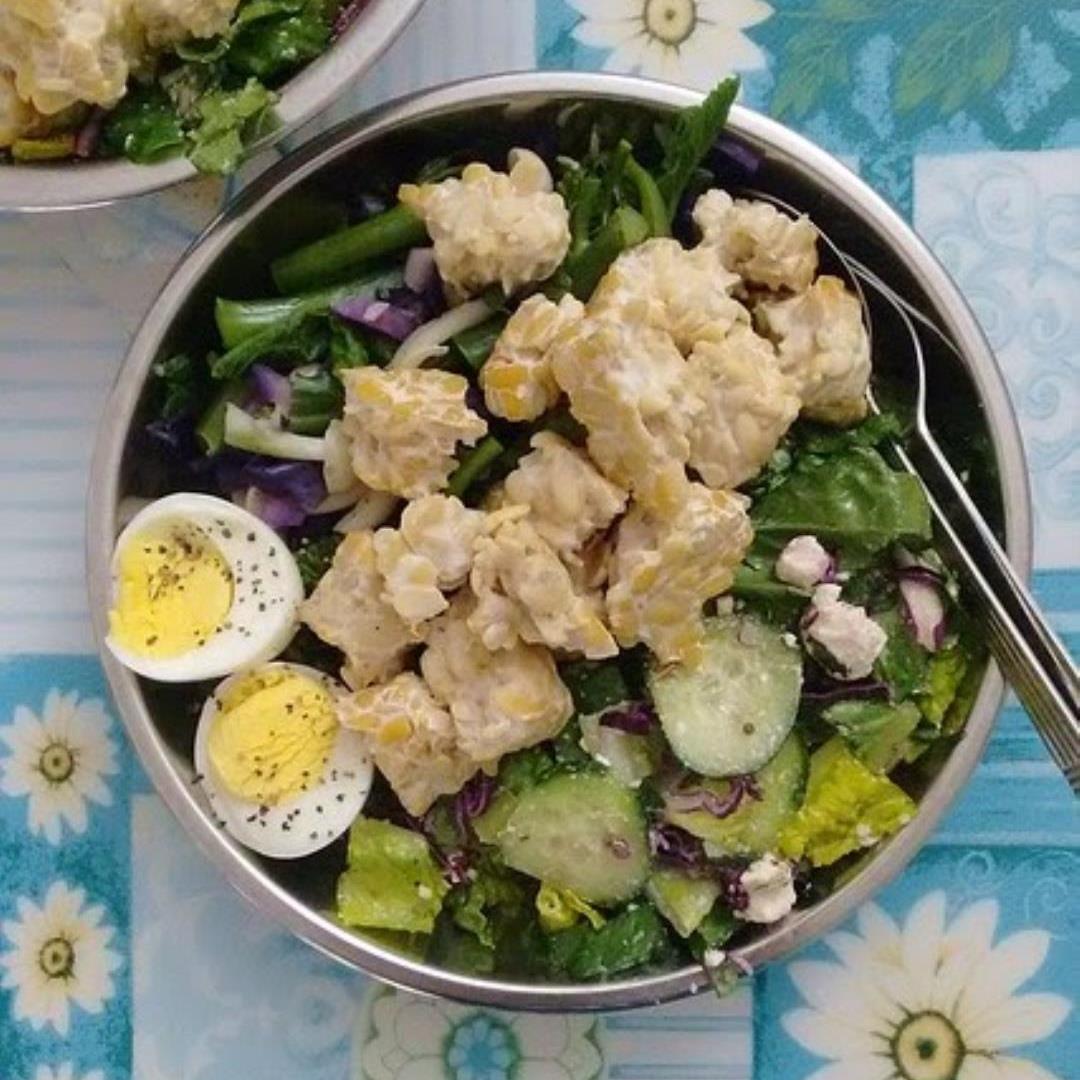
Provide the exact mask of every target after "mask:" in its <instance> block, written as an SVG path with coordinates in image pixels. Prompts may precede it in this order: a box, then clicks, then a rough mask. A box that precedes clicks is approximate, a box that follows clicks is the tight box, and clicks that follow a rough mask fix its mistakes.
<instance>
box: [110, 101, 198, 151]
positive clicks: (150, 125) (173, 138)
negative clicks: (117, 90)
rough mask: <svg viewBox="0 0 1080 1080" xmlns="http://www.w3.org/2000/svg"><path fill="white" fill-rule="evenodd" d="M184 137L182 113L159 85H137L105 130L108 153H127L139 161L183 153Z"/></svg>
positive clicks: (116, 108)
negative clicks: (178, 111) (177, 110)
mask: <svg viewBox="0 0 1080 1080" xmlns="http://www.w3.org/2000/svg"><path fill="white" fill-rule="evenodd" d="M184 141H185V140H184V128H183V124H182V123H181V121H180V117H179V115H178V114H177V112H176V109H175V107H174V106H173V103H172V102H171V101H170V100H169V95H168V94H166V93H165V91H164V90H162V89H161V87H159V86H133V87H132V88H131V90H130V91H129V92H128V93H127V94H126V95H125V96H124V97H123V98H122V99H121V100H120V101H119V102H118V103H117V105H116V107H115V108H114V109H112V110H111V111H110V112H109V114H108V116H107V117H106V118H105V126H104V127H103V128H102V131H101V146H102V150H103V151H104V153H105V154H106V155H107V156H123V157H126V158H128V159H129V160H130V161H134V162H135V163H136V164H138V165H149V164H152V163H153V162H155V161H163V160H164V159H165V158H169V157H173V156H175V155H176V154H179V153H180V152H181V151H182V150H183V149H184Z"/></svg>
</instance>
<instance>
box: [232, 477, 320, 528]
mask: <svg viewBox="0 0 1080 1080" xmlns="http://www.w3.org/2000/svg"><path fill="white" fill-rule="evenodd" d="M233 502H235V503H237V504H238V505H240V506H242V507H243V508H244V509H245V510H248V511H250V512H251V513H252V514H254V515H255V516H256V517H257V518H259V520H260V521H264V522H266V524H267V525H269V526H270V528H271V529H278V530H280V529H289V528H292V527H293V526H294V525H300V524H301V523H302V522H303V520H304V518H306V517H307V512H306V511H305V510H304V508H303V507H302V506H300V505H299V504H298V503H296V502H294V501H293V500H292V499H289V498H286V497H285V496H282V495H271V494H269V493H268V492H266V491H263V490H262V488H257V487H249V488H246V489H242V490H240V491H235V492H233Z"/></svg>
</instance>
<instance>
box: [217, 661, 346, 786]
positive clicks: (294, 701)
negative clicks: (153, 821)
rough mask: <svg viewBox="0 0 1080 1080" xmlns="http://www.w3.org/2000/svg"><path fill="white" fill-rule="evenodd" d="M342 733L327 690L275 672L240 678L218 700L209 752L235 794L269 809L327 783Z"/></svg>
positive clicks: (285, 671)
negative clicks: (327, 768)
mask: <svg viewBox="0 0 1080 1080" xmlns="http://www.w3.org/2000/svg"><path fill="white" fill-rule="evenodd" d="M337 731H338V722H337V717H336V715H335V713H334V703H333V700H332V699H331V697H330V694H329V693H328V692H327V691H326V689H325V688H324V687H323V686H321V685H320V684H319V683H318V682H316V681H315V680H314V679H311V678H309V677H307V676H305V675H300V674H297V673H296V672H295V671H289V670H288V669H281V668H277V669H271V670H269V671H263V672H257V673H254V674H252V675H249V676H247V677H246V678H243V679H241V680H239V681H238V682H237V683H235V684H234V685H233V686H232V687H230V688H229V690H228V692H227V693H226V694H224V695H223V696H222V697H221V698H219V701H218V712H217V715H216V716H215V717H214V719H213V721H212V726H211V728H210V734H209V737H208V740H207V750H208V753H209V757H210V764H211V766H212V767H213V769H214V772H215V773H216V777H217V780H218V781H219V782H220V783H221V784H222V786H224V787H225V789H226V790H227V791H228V792H229V793H230V794H231V795H233V796H235V797H236V798H238V799H245V800H247V801H249V802H255V803H260V804H264V805H267V806H272V805H275V804H276V803H280V802H283V801H285V800H287V799H289V798H292V797H294V796H297V795H299V794H300V793H301V792H303V791H307V790H308V789H309V788H312V787H314V786H316V785H317V784H319V783H321V782H322V777H323V768H324V767H325V765H326V763H327V761H328V760H329V758H330V753H331V751H332V750H333V747H334V739H335V737H336V735H337Z"/></svg>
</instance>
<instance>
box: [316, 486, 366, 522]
mask: <svg viewBox="0 0 1080 1080" xmlns="http://www.w3.org/2000/svg"><path fill="white" fill-rule="evenodd" d="M370 492H371V488H369V487H368V486H367V485H366V484H362V483H360V481H359V480H357V481H356V483H355V484H354V485H353V486H352V487H350V488H346V489H345V490H344V491H332V492H330V494H328V495H327V496H326V498H325V499H323V501H322V502H321V503H319V505H318V506H316V507H315V509H314V510H312V513H313V514H336V513H337V512H338V511H339V510H347V509H348V508H349V507H350V506H355V505H356V504H357V503H358V502H359V501H360V500H361V499H362V498H364V496H365V495H368V494H369V493H370Z"/></svg>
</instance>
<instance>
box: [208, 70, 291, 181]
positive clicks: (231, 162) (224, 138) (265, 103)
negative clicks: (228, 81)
mask: <svg viewBox="0 0 1080 1080" xmlns="http://www.w3.org/2000/svg"><path fill="white" fill-rule="evenodd" d="M275 100H276V97H275V95H274V94H273V93H272V92H271V91H269V90H267V89H266V87H265V86H263V85H262V83H260V82H259V81H258V80H257V79H248V81H247V82H246V83H245V84H244V85H243V86H242V87H240V88H239V89H238V90H211V91H210V92H209V93H207V94H205V95H203V97H202V98H201V99H200V100H199V102H198V104H197V105H196V112H197V113H198V119H199V122H198V126H197V127H196V128H195V129H194V131H193V132H192V133H191V151H190V153H189V154H188V157H189V158H190V159H191V162H192V164H193V165H195V167H196V168H198V169H200V170H201V171H202V172H208V173H220V174H227V173H232V172H235V171H236V169H237V168H238V167H239V165H240V162H241V160H242V159H243V156H244V147H245V146H246V145H247V143H249V142H251V141H252V140H254V139H256V138H257V137H258V136H259V135H260V134H261V133H262V132H263V131H264V130H266V129H267V127H268V125H269V124H270V123H271V121H272V116H273V114H272V108H271V107H272V106H273V103H274V101H275Z"/></svg>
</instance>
